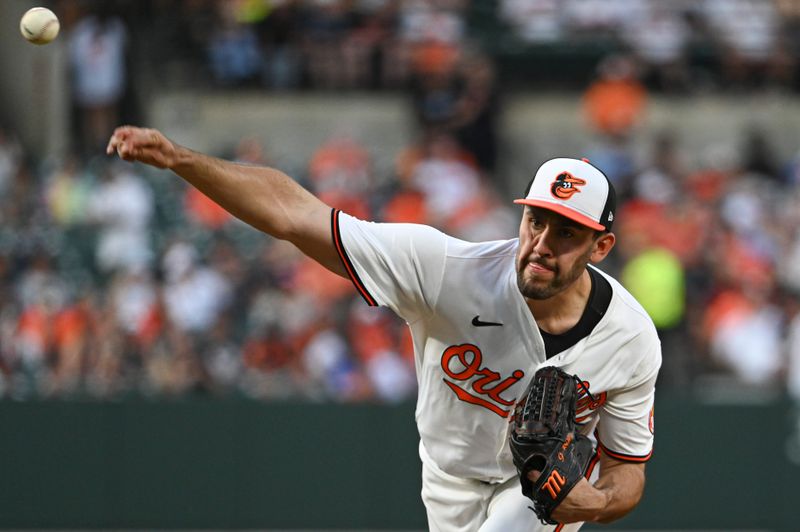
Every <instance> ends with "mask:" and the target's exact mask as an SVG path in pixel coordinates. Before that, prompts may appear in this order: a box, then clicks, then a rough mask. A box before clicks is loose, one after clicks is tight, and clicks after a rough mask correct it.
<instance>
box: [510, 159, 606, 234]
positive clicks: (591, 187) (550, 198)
mask: <svg viewBox="0 0 800 532" xmlns="http://www.w3.org/2000/svg"><path fill="white" fill-rule="evenodd" d="M514 203H519V204H521V205H530V206H532V207H541V208H544V209H549V210H551V211H554V212H557V213H558V214H561V215H562V216H566V217H567V218H569V219H570V220H574V221H576V222H578V223H580V224H583V225H586V226H588V227H591V228H592V229H596V230H598V231H610V230H611V224H612V222H613V221H614V209H615V208H616V194H615V193H614V186H613V185H612V184H611V182H610V181H609V180H608V178H607V177H606V175H605V174H604V173H603V172H601V171H600V170H598V169H597V167H595V166H593V165H592V164H590V163H589V161H587V160H585V159H583V160H580V159H567V158H559V159H551V160H549V161H547V162H545V163H544V164H543V165H542V166H540V167H539V170H537V171H536V175H535V176H534V177H533V180H532V181H531V183H530V185H529V186H528V193H527V195H526V196H525V197H524V198H521V199H517V200H514Z"/></svg>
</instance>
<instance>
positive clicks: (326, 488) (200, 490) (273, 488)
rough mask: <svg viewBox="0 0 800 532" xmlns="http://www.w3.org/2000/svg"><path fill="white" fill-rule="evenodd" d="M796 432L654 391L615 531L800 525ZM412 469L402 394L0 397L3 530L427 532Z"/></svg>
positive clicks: (786, 414)
mask: <svg viewBox="0 0 800 532" xmlns="http://www.w3.org/2000/svg"><path fill="white" fill-rule="evenodd" d="M798 431H800V427H798V418H797V414H796V412H795V410H794V408H793V407H792V406H791V405H790V404H789V403H788V402H781V401H770V402H767V403H766V404H750V405H733V404H725V405H709V404H700V403H697V402H695V401H690V400H681V399H669V400H667V399H664V400H660V401H659V402H658V403H657V406H656V434H657V438H656V449H655V454H654V457H653V459H652V460H651V462H650V464H649V465H648V481H647V489H646V492H645V496H644V499H643V501H642V503H641V504H640V506H639V507H638V508H637V509H636V510H635V511H634V512H633V513H632V514H631V515H630V516H628V517H627V518H625V519H624V520H622V521H620V522H618V523H617V524H615V526H614V528H616V529H620V528H622V529H662V530H663V529H689V528H690V529H717V530H732V529H739V530H741V529H760V530H796V518H797V516H798V515H800V490H799V489H798V488H797V482H796V479H797V478H798V473H800V467H798V465H797V463H796V462H795V461H794V460H798V459H799V458H800V438H799V437H798ZM419 473H420V465H419V459H418V457H417V433H416V428H415V425H414V419H413V405H410V404H409V405H401V406H378V405H352V406H351V405H347V406H343V405H317V404H286V403H280V404H275V403H261V402H251V401H241V400H210V399H209V400H185V401H167V402H164V401H159V402H155V401H152V402H149V401H144V400H136V401H125V402H117V403H93V402H21V403H15V402H0V528H6V529H9V528H15V529H25V528H36V529H43V528H44V529H46V528H62V529H64V528H68V529H86V528H92V529H110V528H128V529H154V528H160V529H165V528H174V529H178V528H192V529H203V528H209V529H212V528H213V529H220V528H222V529H237V528H247V529H363V530H391V529H398V530H399V529H403V530H423V529H424V528H425V514H424V510H423V507H422V504H421V502H420V498H419V490H420V480H419ZM588 528H594V527H588Z"/></svg>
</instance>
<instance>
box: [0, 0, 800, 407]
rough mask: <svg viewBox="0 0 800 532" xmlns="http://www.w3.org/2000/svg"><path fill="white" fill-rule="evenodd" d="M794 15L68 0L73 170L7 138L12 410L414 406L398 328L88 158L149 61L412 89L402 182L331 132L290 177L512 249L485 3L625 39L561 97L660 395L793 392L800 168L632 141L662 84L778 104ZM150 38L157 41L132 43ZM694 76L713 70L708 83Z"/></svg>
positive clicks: (546, 34)
mask: <svg viewBox="0 0 800 532" xmlns="http://www.w3.org/2000/svg"><path fill="white" fill-rule="evenodd" d="M795 4H796V3H795V2H791V1H775V2H772V1H767V0H705V1H702V2H699V1H694V2H688V1H676V2H657V1H653V0H615V1H608V0H605V1H592V0H570V1H560V2H557V1H554V0H527V1H525V0H504V1H498V2H491V3H489V2H465V1H460V0H439V1H433V2H416V1H391V0H385V1H381V0H374V1H366V0H364V1H337V0H326V1H320V0H316V1H311V0H308V1H291V0H284V1H277V0H276V1H271V2H270V1H266V0H242V1H234V0H230V1H222V2H221V1H215V0H184V1H167V0H163V1H158V0H151V1H147V2H126V1H124V0H122V1H118V2H100V3H96V2H95V3H93V2H63V3H62V4H61V7H62V8H63V11H62V12H61V14H62V16H63V19H64V22H65V28H66V30H65V32H66V39H67V42H68V49H69V65H70V73H71V79H72V91H71V93H72V99H73V110H74V118H75V120H74V126H75V143H74V144H75V145H74V146H73V147H72V148H73V150H72V152H71V153H73V155H70V156H68V157H66V158H65V159H63V160H57V159H54V158H52V157H47V156H45V155H44V154H35V153H33V152H32V150H31V148H30V147H25V146H23V145H22V143H21V142H20V141H19V139H18V138H17V136H16V135H15V132H14V131H13V130H10V129H8V128H6V129H2V128H0V398H3V397H9V398H14V399H25V398H33V397H45V398H46V397H95V398H119V397H125V396H127V395H147V396H186V395H190V394H203V395H244V396H247V397H253V398H259V399H287V398H306V399H310V400H320V401H342V402H348V401H381V402H396V401H403V400H408V399H411V398H413V397H414V395H415V392H416V380H415V377H414V361H413V354H412V348H411V342H410V338H409V335H408V332H407V329H406V327H405V324H404V323H402V322H401V321H400V320H399V319H397V318H396V317H395V316H394V315H392V314H391V313H390V312H388V311H387V310H385V309H372V308H369V307H367V305H366V304H365V303H364V302H363V301H361V300H360V299H359V298H358V296H357V294H356V292H355V290H354V289H353V287H352V286H351V285H350V283H349V281H347V280H344V279H341V278H339V277H336V276H335V275H333V274H330V273H329V272H327V271H326V270H324V269H323V268H322V267H321V266H319V265H317V264H316V263H314V262H313V261H311V260H310V259H307V258H305V257H304V256H303V255H302V254H300V253H299V252H298V251H297V250H296V249H295V248H294V247H293V246H292V245H290V244H287V243H285V242H281V241H278V240H275V239H272V238H270V237H268V236H265V235H263V234H261V233H258V232H257V231H255V230H254V229H252V228H250V227H248V226H246V225H244V224H242V223H241V222H239V221H237V220H235V219H233V218H232V217H231V216H230V215H229V214H228V213H226V212H225V211H224V210H222V209H221V208H220V207H219V206H217V205H216V204H215V203H213V202H212V201H211V200H209V199H208V198H207V197H205V196H204V195H203V194H201V193H200V192H198V191H197V190H195V189H193V188H191V187H189V186H187V185H186V184H185V183H183V182H182V181H181V180H179V179H176V178H174V177H170V176H169V175H165V174H164V173H163V172H156V171H153V170H151V169H148V168H145V167H142V166H139V165H130V164H127V163H122V162H119V161H114V160H112V159H109V158H106V157H104V156H102V155H98V154H100V153H102V151H103V146H104V143H105V141H106V139H107V137H108V135H109V133H110V132H111V130H112V129H113V126H114V125H116V124H118V123H120V122H124V121H135V117H136V114H137V112H138V110H137V108H136V101H137V98H136V97H135V96H136V90H137V89H138V88H137V87H135V86H133V83H132V80H133V79H135V78H136V76H131V75H130V73H131V72H132V71H136V72H138V70H137V61H136V60H135V57H136V55H137V54H143V53H144V54H152V53H153V51H154V50H158V51H159V57H163V62H156V61H152V59H151V60H150V61H149V62H148V63H147V64H148V65H149V67H148V68H155V69H159V68H163V69H165V70H164V72H165V73H166V72H167V70H173V69H174V67H175V66H176V65H180V66H181V68H188V69H190V70H191V69H194V68H196V67H199V68H201V71H203V72H206V73H207V78H206V79H207V81H209V82H210V84H211V85H215V86H223V87H235V86H242V85H244V86H248V87H255V88H259V87H260V88H263V89H265V90H273V89H282V90H297V89H316V88H322V89H341V88H366V89H378V88H394V89H401V90H403V91H406V92H407V94H408V95H409V96H410V98H409V102H410V106H409V113H410V114H412V115H413V117H414V118H415V120H416V125H417V126H418V127H417V128H416V133H415V135H414V138H413V139H410V140H409V142H408V145H407V146H406V147H405V148H404V149H403V150H401V151H399V152H398V153H395V154H393V155H392V157H393V160H392V164H391V165H388V167H387V165H379V164H376V160H375V155H374V154H373V153H371V152H370V149H369V148H367V146H366V145H365V144H364V143H362V142H360V141H359V140H358V139H357V138H355V137H353V136H347V135H343V134H337V135H334V136H332V137H331V138H329V139H328V140H326V141H325V142H323V143H321V144H320V145H319V146H316V147H315V151H314V154H313V155H312V156H311V157H310V158H309V159H308V161H305V163H304V165H303V167H302V168H294V169H292V172H291V173H292V176H293V177H294V178H296V179H297V180H298V181H300V183H301V184H303V185H304V186H306V187H307V188H308V189H310V190H311V191H313V192H314V193H315V194H317V195H318V196H319V197H320V198H321V199H322V200H323V201H326V202H327V203H329V204H330V205H333V206H336V207H338V208H340V209H342V210H344V211H346V212H348V213H350V214H353V215H355V216H358V217H360V218H364V219H375V220H381V221H389V222H415V223H425V224H430V225H434V226H436V227H438V228H440V229H442V230H443V231H445V232H447V233H449V234H452V235H454V236H457V237H460V238H463V239H466V240H473V241H476V240H487V239H501V238H510V237H513V236H515V235H516V233H517V228H518V223H519V214H520V213H519V211H518V209H516V208H514V207H513V205H509V202H508V201H506V200H505V199H501V198H502V197H508V196H509V195H515V194H518V193H520V192H521V191H502V192H501V189H503V188H504V187H505V185H506V182H507V181H509V176H501V175H500V171H499V170H498V168H497V160H498V152H499V148H498V146H497V128H498V120H499V117H500V116H501V113H502V109H501V99H500V94H499V87H501V86H502V87H506V86H512V87H513V86H514V84H513V83H511V84H510V85H508V84H506V82H505V80H504V79H503V73H502V72H501V71H500V68H499V63H500V62H501V60H500V59H498V57H497V55H496V54H494V53H493V52H492V51H491V46H487V45H486V44H485V43H478V44H476V43H475V42H472V41H471V38H472V36H473V33H472V32H471V30H470V29H469V28H470V25H471V24H472V22H471V21H473V20H474V18H475V12H476V9H478V8H476V5H478V7H479V8H480V9H478V12H479V14H481V13H483V14H485V13H484V11H485V10H486V9H487V7H486V6H488V5H491V6H493V9H492V10H491V17H489V16H488V15H486V16H487V17H488V18H492V17H493V18H494V19H496V21H498V22H497V23H498V24H502V25H504V26H502V27H506V28H507V29H508V31H507V37H508V38H510V39H513V40H515V41H517V42H520V43H527V45H531V46H533V45H545V44H552V43H554V42H564V43H574V42H581V41H582V40H583V41H584V42H586V40H587V39H589V38H590V36H593V38H597V39H599V38H603V39H609V38H610V39H612V40H614V41H619V42H622V44H624V47H621V48H619V49H617V48H614V49H613V50H612V51H611V53H608V54H606V55H604V56H603V57H602V58H599V60H598V62H597V64H596V68H595V69H594V70H593V71H592V74H591V79H589V80H587V82H586V83H583V84H576V83H574V82H573V85H571V89H572V90H573V91H574V92H575V93H576V102H578V104H579V105H581V109H582V112H583V114H584V116H585V119H586V124H587V127H588V128H590V129H591V130H592V133H593V134H594V135H595V136H596V138H599V139H602V141H601V142H597V143H595V144H594V145H593V146H587V148H586V153H585V154H586V155H587V156H589V157H590V159H591V160H592V161H593V162H594V163H595V164H596V165H597V166H598V167H600V168H601V169H602V170H604V171H605V172H606V173H607V174H608V175H609V177H610V179H611V180H612V181H613V182H614V184H615V186H616V188H617V192H618V196H619V198H620V208H619V212H618V214H617V221H616V225H615V232H616V233H617V234H618V237H619V238H618V245H617V247H616V248H615V250H614V252H613V253H612V255H611V257H610V258H609V259H608V260H607V261H606V262H604V263H603V265H602V267H603V269H605V270H606V271H608V272H609V273H612V274H613V275H616V276H617V277H618V278H619V279H620V280H621V281H622V282H623V284H625V285H626V286H627V287H628V288H629V289H630V291H631V292H632V293H633V294H634V295H635V296H636V297H637V299H639V301H640V302H641V303H642V305H643V306H644V307H645V309H646V310H647V311H648V312H649V313H650V315H651V317H652V318H653V320H654V322H655V323H656V326H657V327H658V330H659V333H660V335H661V338H662V343H663V347H664V366H663V370H662V373H661V377H660V379H661V382H660V384H659V386H663V387H664V388H667V389H674V390H677V389H686V388H687V387H690V386H693V385H696V384H697V383H703V382H709V380H708V379H719V380H721V382H735V383H738V384H739V385H746V386H753V387H757V388H764V389H768V390H779V391H789V392H790V393H792V394H793V395H795V396H797V397H800V297H798V295H800V229H799V228H800V152H798V155H797V156H795V157H786V156H783V157H782V156H780V155H779V154H778V153H777V151H776V150H775V149H774V147H773V144H772V140H771V139H770V136H769V134H770V133H769V132H767V131H762V130H759V129H755V128H754V129H748V130H743V131H741V132H739V133H740V137H741V140H739V141H736V142H735V143H732V144H731V145H728V146H714V147H697V146H694V147H689V146H686V145H684V144H683V143H682V142H681V139H680V138H678V137H677V136H676V135H675V134H674V133H673V132H670V131H661V132H658V133H656V134H653V135H652V140H651V141H649V142H650V145H649V146H648V150H647V152H646V153H642V150H640V149H637V147H639V146H640V145H641V142H642V141H641V135H637V133H636V132H637V131H638V132H641V131H642V129H640V127H641V125H642V121H643V114H644V112H643V110H644V109H645V107H646V105H647V101H648V97H649V95H650V94H651V93H652V92H653V91H656V90H668V91H673V90H676V91H681V90H686V89H687V87H690V86H691V87H698V86H705V87H706V88H713V87H715V86H716V87H717V90H725V89H726V88H727V87H728V85H729V84H730V85H731V86H736V87H737V88H748V87H749V88H750V89H752V90H764V88H765V87H766V86H767V85H769V86H773V87H774V86H779V87H784V88H786V89H792V88H793V83H794V73H795V69H796V62H795V58H796V57H797V53H796V50H795V49H794V48H793V46H796V44H797V43H796V41H797V39H792V38H791V37H792V36H793V35H795V34H794V33H793V32H795V30H796V28H797V27H798V26H797V23H796V22H797V20H798V16H800V3H797V4H798V5H795ZM481 6H482V7H481ZM731 6H734V7H735V8H736V9H737V10H740V11H738V12H737V13H738V14H737V15H736V16H732V15H731V13H730V11H729V8H730V7H731ZM481 10H484V11H481ZM586 13H592V16H591V17H588V16H586ZM742 13H746V14H747V16H742V15H741V14H742ZM143 21H148V22H147V29H146V30H143V27H144V26H143ZM633 22H635V23H636V24H633ZM142 31H148V32H151V34H152V35H151V37H152V38H150V39H146V40H145V42H144V43H143V44H140V45H138V46H133V45H132V44H131V43H132V40H131V39H130V37H129V35H130V34H131V33H133V34H135V33H136V32H139V33H141V32H142ZM148 34H149V35H150V33H148ZM598 36H599V37H598ZM468 37H470V40H468ZM623 41H624V42H623ZM142 46H143V47H144V51H143V50H142ZM701 52H702V53H701ZM709 53H710V54H712V55H703V54H709ZM701 56H702V57H703V58H704V61H705V62H704V63H703V64H705V65H706V66H707V65H709V64H714V65H716V66H715V68H713V69H710V70H702V71H698V70H697V69H696V67H697V64H698V63H697V62H696V61H695V60H696V59H697V57H701ZM132 57H133V59H132ZM710 57H713V61H711V60H710V59H709V58H710ZM167 77H168V76H167ZM187 79H188V80H196V78H194V77H193V75H189V76H188V78H187ZM706 82H707V84H706V85H703V84H704V83H706ZM758 85H761V87H757V86H758ZM518 88H519V87H517V89H518ZM581 93H582V95H581ZM131 117H133V119H131ZM735 136H736V135H731V138H733V137H735ZM637 143H638V144H637ZM698 154H700V156H698ZM215 155H218V156H222V157H225V158H228V159H233V160H237V161H241V162H244V163H248V164H267V165H269V164H273V162H274V160H273V157H274V156H276V155H277V154H271V153H270V152H269V149H268V146H267V145H266V144H265V142H264V140H263V139H261V138H257V137H247V138H242V139H237V140H236V141H235V144H234V145H232V147H231V148H230V149H227V150H220V151H219V152H218V153H216V154H215ZM531 170H532V169H531ZM704 379H705V380H704Z"/></svg>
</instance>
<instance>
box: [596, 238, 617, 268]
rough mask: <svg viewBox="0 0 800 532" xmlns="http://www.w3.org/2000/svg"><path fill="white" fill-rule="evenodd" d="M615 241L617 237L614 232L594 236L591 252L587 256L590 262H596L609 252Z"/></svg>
mask: <svg viewBox="0 0 800 532" xmlns="http://www.w3.org/2000/svg"><path fill="white" fill-rule="evenodd" d="M616 241H617V237H616V236H614V233H610V232H609V233H605V232H604V233H601V234H600V236H598V237H597V238H595V241H594V244H593V250H592V254H591V255H590V256H589V260H590V261H591V262H592V264H597V263H598V262H600V261H601V260H603V259H604V258H606V256H607V255H608V254H609V253H610V252H611V248H613V247H614V243H615V242H616Z"/></svg>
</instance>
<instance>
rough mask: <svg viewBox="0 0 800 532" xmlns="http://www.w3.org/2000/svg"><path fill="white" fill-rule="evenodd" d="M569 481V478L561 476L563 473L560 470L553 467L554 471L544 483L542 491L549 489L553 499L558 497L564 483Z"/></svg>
mask: <svg viewBox="0 0 800 532" xmlns="http://www.w3.org/2000/svg"><path fill="white" fill-rule="evenodd" d="M566 483H567V479H566V478H564V477H563V476H561V473H559V472H558V470H556V469H553V472H552V473H550V476H549V477H548V479H547V481H546V482H545V483H544V484H542V491H544V490H547V492H548V493H550V497H552V498H553V499H555V498H557V497H558V494H559V493H561V488H562V487H563V486H564V484H566Z"/></svg>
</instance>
